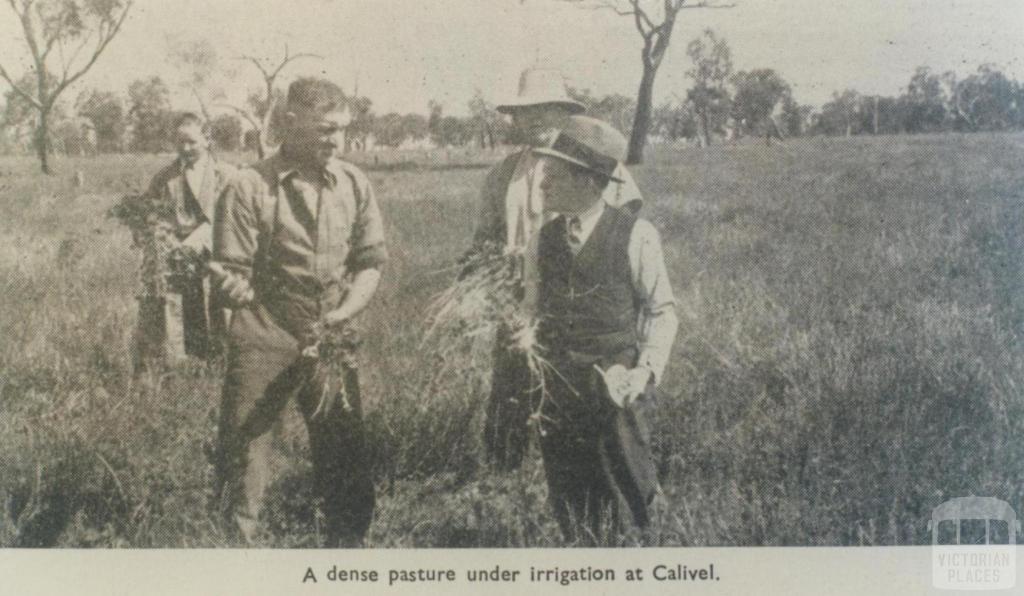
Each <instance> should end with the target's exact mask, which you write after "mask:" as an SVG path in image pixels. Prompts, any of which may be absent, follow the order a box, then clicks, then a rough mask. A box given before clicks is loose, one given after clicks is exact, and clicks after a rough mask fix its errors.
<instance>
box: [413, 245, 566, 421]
mask: <svg viewBox="0 0 1024 596" xmlns="http://www.w3.org/2000/svg"><path fill="white" fill-rule="evenodd" d="M521 260H522V255H521V253H519V252H512V251H508V250H505V249H504V247H502V246H501V245H499V244H487V245H484V246H483V247H482V248H481V249H480V250H477V251H475V252H474V253H472V254H470V255H469V256H467V257H465V258H464V259H463V260H462V262H461V271H460V274H459V275H458V277H457V278H456V279H455V281H454V282H452V284H451V285H449V286H448V287H447V288H446V289H444V290H443V291H442V292H440V293H439V294H437V295H436V296H435V297H434V299H433V300H432V301H431V302H430V304H429V305H428V307H427V309H426V313H427V317H426V319H427V325H426V331H425V332H424V334H423V339H422V340H421V342H420V346H419V349H420V352H421V353H433V354H434V356H435V359H436V362H437V364H438V365H437V366H436V367H433V369H432V370H431V371H430V374H431V377H430V380H429V383H428V385H429V386H433V387H436V386H438V385H439V384H442V383H443V382H444V379H445V378H446V377H447V376H449V375H450V374H452V373H453V372H455V373H459V374H462V375H466V374H470V375H479V376H481V377H483V378H481V379H480V380H481V381H483V380H485V379H486V380H489V375H490V373H491V356H492V351H493V350H494V349H499V350H508V351H512V352H514V353H519V354H522V355H523V356H524V357H525V360H526V363H527V365H528V366H529V369H530V376H531V379H533V382H534V386H533V389H534V390H537V391H539V392H540V396H541V398H540V400H538V403H537V409H536V410H535V411H534V414H533V416H532V417H531V420H532V421H536V420H537V419H538V418H539V416H540V409H541V408H540V406H541V404H542V403H543V400H544V396H545V395H546V391H545V386H546V379H548V378H550V376H551V375H553V374H554V375H557V374H558V372H557V371H556V370H555V368H554V367H553V366H552V365H551V363H550V362H549V361H548V360H547V359H546V358H545V357H544V352H545V347H544V346H543V345H541V343H540V342H539V341H538V339H537V327H538V322H539V321H538V319H537V318H536V317H535V316H532V315H531V314H530V313H527V312H526V310H525V309H524V307H523V302H522V276H521V274H520V271H521V267H520V266H519V265H520V263H521ZM497 341H503V342H507V343H506V344H505V345H502V346H496V342H497ZM467 359H468V361H467Z"/></svg>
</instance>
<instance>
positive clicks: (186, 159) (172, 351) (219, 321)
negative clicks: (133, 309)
mask: <svg viewBox="0 0 1024 596" xmlns="http://www.w3.org/2000/svg"><path fill="white" fill-rule="evenodd" d="M173 131H174V144H175V147H176V148H177V152H178V156H177V158H176V159H175V160H174V161H173V162H171V163H170V164H168V165H167V166H166V167H164V168H163V169H162V170H160V171H159V172H158V173H157V174H156V175H155V176H154V177H153V180H152V182H151V183H150V185H149V189H148V190H147V191H146V194H145V195H144V196H143V197H142V199H143V200H146V201H152V202H153V203H154V204H156V205H160V206H161V209H160V210H161V211H163V212H165V213H166V214H167V216H168V217H169V219H170V221H165V222H162V224H163V225H167V226H168V227H169V229H168V230H166V232H167V237H166V238H164V239H162V240H158V241H159V242H163V244H164V248H163V249H161V250H159V255H158V256H156V255H150V258H159V259H160V260H161V262H159V263H153V269H154V270H155V271H154V272H153V275H161V276H164V278H165V279H169V282H167V283H166V284H165V283H164V279H161V280H155V279H152V280H147V285H148V286H159V287H160V288H161V289H160V290H155V289H152V288H151V291H149V292H147V293H146V294H147V295H146V296H144V297H142V298H141V299H140V304H139V328H138V337H137V363H136V364H137V368H139V367H145V366H146V364H147V362H150V361H152V360H154V359H167V360H169V361H171V362H174V361H176V360H179V359H180V358H182V357H184V356H185V355H186V354H187V355H190V356H196V357H198V358H210V357H211V356H214V355H216V354H219V353H220V347H221V341H222V339H223V334H224V329H225V312H224V309H223V307H222V305H221V303H220V302H219V301H218V300H217V298H216V297H215V296H212V295H211V293H210V292H209V282H208V279H207V276H206V266H205V262H206V260H207V259H209V257H210V254H211V250H212V224H213V214H214V204H215V203H216V201H217V197H218V196H220V193H221V191H223V190H224V187H225V185H226V184H227V181H228V180H229V179H230V178H231V176H232V175H233V174H234V171H235V168H234V167H232V166H231V165H228V164H226V163H223V162H221V161H219V160H218V159H217V158H216V157H215V156H214V155H213V154H212V153H211V151H210V145H211V141H210V128H209V124H208V123H207V122H206V121H205V120H204V119H203V118H202V117H201V116H199V115H198V114H195V113H192V112H185V113H183V114H181V115H180V116H178V118H177V119H176V120H175V122H174V126H173ZM150 248H151V249H152V248H154V247H150ZM168 249H169V250H168ZM165 286H166V287H165ZM179 297H180V304H179V303H178V298H179Z"/></svg>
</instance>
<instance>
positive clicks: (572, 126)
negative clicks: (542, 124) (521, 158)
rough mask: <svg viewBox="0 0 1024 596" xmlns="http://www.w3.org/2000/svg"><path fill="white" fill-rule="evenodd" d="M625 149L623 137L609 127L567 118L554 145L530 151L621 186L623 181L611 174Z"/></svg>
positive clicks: (587, 119) (595, 121)
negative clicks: (587, 171)
mask: <svg viewBox="0 0 1024 596" xmlns="http://www.w3.org/2000/svg"><path fill="white" fill-rule="evenodd" d="M627 148H628V144H627V143H626V137H624V136H623V135H622V133H621V132H619V131H617V130H615V128H614V127H613V126H612V125H611V124H608V123H607V122H603V121H601V120H598V119H597V118H591V117H590V116H579V115H576V116H570V117H569V121H568V122H567V123H566V125H565V127H564V128H563V129H562V130H561V131H559V133H558V136H557V137H555V140H554V142H552V143H551V144H550V145H548V146H546V147H538V148H536V149H534V150H533V152H534V153H536V154H537V155H546V156H549V157H554V158H557V159H560V160H562V161H566V162H569V163H571V164H573V165H575V166H578V167H581V168H583V169H584V170H589V171H591V172H594V173H596V174H601V175H602V176H605V177H607V178H610V179H612V180H614V181H616V182H620V183H621V182H623V180H622V179H621V178H619V177H618V176H615V175H614V173H615V168H617V167H618V165H619V162H620V161H622V160H623V159H625V158H626V149H627Z"/></svg>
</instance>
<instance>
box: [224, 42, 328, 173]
mask: <svg viewBox="0 0 1024 596" xmlns="http://www.w3.org/2000/svg"><path fill="white" fill-rule="evenodd" d="M303 58H319V59H323V56H318V55H317V54H308V53H299V54H291V53H290V52H289V51H288V46H285V48H284V57H283V58H281V60H280V61H279V62H277V63H273V62H269V61H267V60H265V59H261V58H257V57H255V56H241V57H239V60H245V61H246V62H249V63H250V64H252V65H253V66H255V67H256V69H257V70H258V71H259V72H260V75H261V76H262V77H263V88H262V90H261V91H260V92H257V93H254V94H252V95H250V96H249V105H250V106H251V107H252V110H249V109H246V108H243V107H239V106H234V105H230V104H221V106H222V107H227V108H229V109H231V110H234V111H235V112H237V113H238V114H239V115H240V116H241V117H243V118H245V119H246V121H248V122H249V124H250V126H252V129H253V131H254V132H253V134H252V137H253V140H252V143H253V145H254V146H255V148H256V156H257V157H258V158H259V159H263V158H264V157H266V154H267V153H268V151H269V149H270V141H269V136H270V135H269V130H270V127H271V120H272V118H273V117H274V114H275V108H276V106H277V105H278V104H279V103H281V102H280V99H281V98H282V97H283V94H282V93H281V92H280V91H279V90H278V89H277V87H276V86H277V78H278V77H279V76H280V75H281V71H283V70H284V69H285V67H286V66H288V65H289V64H291V63H292V62H295V61H296V60H301V59H303Z"/></svg>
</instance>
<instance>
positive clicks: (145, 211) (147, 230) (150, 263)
mask: <svg viewBox="0 0 1024 596" xmlns="http://www.w3.org/2000/svg"><path fill="white" fill-rule="evenodd" d="M107 215H108V217H112V218H115V219H117V220H118V221H120V222H121V223H122V224H123V225H124V226H125V227H127V228H128V229H129V230H130V231H131V233H132V239H133V241H134V243H135V246H136V247H137V248H139V249H140V250H141V252H142V268H141V270H140V275H139V280H140V285H141V290H140V297H143V298H162V297H164V296H165V295H166V294H167V293H168V292H181V291H182V289H183V288H184V287H185V284H186V283H187V280H190V279H195V277H196V276H197V275H201V274H202V272H203V271H204V270H205V268H206V263H207V260H208V259H209V255H208V254H206V253H205V252H200V251H197V250H196V249H194V248H192V247H190V246H186V245H184V244H182V242H181V241H180V240H178V237H177V236H176V235H175V233H174V228H175V213H174V207H173V205H171V204H169V203H168V202H167V201H163V200H160V199H159V198H156V197H152V196H150V195H148V194H141V195H137V194H129V195H125V196H124V197H122V198H121V200H120V201H119V202H118V203H117V204H116V205H114V206H113V207H112V208H111V209H110V211H108V213H107Z"/></svg>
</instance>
